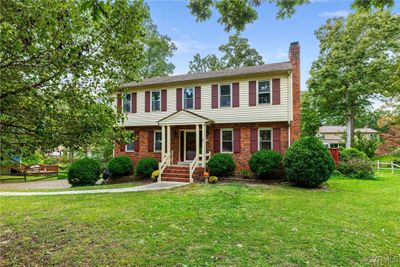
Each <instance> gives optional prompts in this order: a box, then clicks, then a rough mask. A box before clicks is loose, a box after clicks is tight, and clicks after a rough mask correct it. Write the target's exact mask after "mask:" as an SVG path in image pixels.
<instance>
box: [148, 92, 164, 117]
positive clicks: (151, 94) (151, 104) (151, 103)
mask: <svg viewBox="0 0 400 267" xmlns="http://www.w3.org/2000/svg"><path fill="white" fill-rule="evenodd" d="M153 92H154V93H155V92H159V93H160V110H153ZM161 105H162V96H161V90H152V91H150V109H151V112H161V109H162V108H161Z"/></svg>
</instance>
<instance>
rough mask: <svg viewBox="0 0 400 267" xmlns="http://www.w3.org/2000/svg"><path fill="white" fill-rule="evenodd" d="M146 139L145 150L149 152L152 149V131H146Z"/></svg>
mask: <svg viewBox="0 0 400 267" xmlns="http://www.w3.org/2000/svg"><path fill="white" fill-rule="evenodd" d="M147 134H148V140H147V150H148V151H149V152H153V151H154V131H148V132H147Z"/></svg>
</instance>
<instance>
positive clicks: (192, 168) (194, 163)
mask: <svg viewBox="0 0 400 267" xmlns="http://www.w3.org/2000/svg"><path fill="white" fill-rule="evenodd" d="M199 158H200V157H199V155H196V157H195V158H194V159H193V161H192V162H191V163H190V166H189V179H190V180H189V181H190V182H191V183H192V182H193V173H194V171H195V170H196V168H197V165H198V164H199Z"/></svg>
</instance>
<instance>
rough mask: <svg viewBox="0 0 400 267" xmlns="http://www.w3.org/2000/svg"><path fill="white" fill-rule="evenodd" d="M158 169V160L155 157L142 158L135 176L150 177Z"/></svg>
mask: <svg viewBox="0 0 400 267" xmlns="http://www.w3.org/2000/svg"><path fill="white" fill-rule="evenodd" d="M155 170H158V162H157V160H156V159H155V158H153V157H147V158H142V159H140V160H139V162H138V164H137V166H136V170H135V176H138V177H142V178H150V177H151V175H152V173H153V171H155Z"/></svg>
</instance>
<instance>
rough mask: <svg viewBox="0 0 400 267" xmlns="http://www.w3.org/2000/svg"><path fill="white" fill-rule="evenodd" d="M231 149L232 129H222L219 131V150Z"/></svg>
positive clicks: (228, 150) (229, 150)
mask: <svg viewBox="0 0 400 267" xmlns="http://www.w3.org/2000/svg"><path fill="white" fill-rule="evenodd" d="M232 151H233V131H232V130H230V129H229V130H228V129H222V131H221V152H232Z"/></svg>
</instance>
